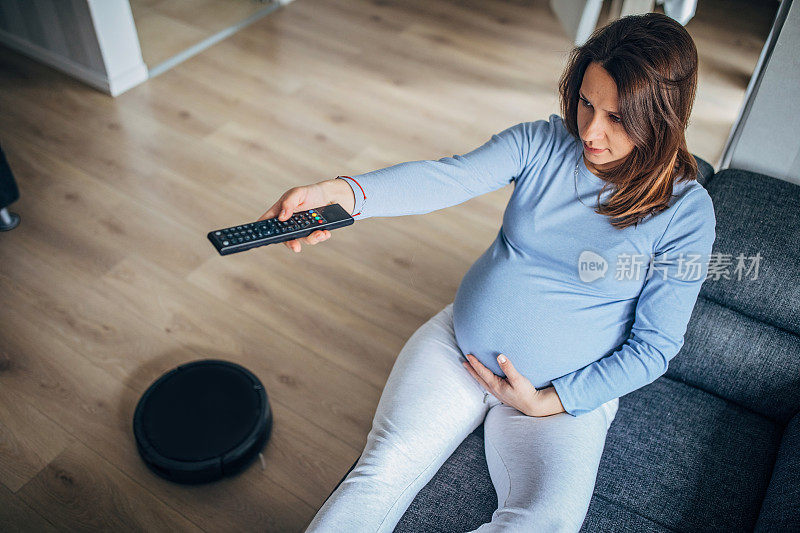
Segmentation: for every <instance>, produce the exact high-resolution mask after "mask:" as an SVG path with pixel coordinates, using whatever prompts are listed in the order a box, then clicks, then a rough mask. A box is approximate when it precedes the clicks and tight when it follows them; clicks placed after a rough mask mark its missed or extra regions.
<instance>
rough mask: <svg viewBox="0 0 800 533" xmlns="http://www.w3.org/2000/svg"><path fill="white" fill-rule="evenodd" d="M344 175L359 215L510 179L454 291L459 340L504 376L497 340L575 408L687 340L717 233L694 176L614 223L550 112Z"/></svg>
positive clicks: (441, 199)
mask: <svg viewBox="0 0 800 533" xmlns="http://www.w3.org/2000/svg"><path fill="white" fill-rule="evenodd" d="M576 165H577V168H578V171H577V174H576V173H575V167H576ZM342 179H345V181H347V182H348V183H349V184H350V185H351V187H352V188H353V192H354V194H355V198H356V204H355V209H354V210H353V213H351V214H354V218H355V219H356V220H361V219H365V218H369V217H381V216H384V217H386V216H400V215H413V214H423V213H429V212H431V211H435V210H437V209H442V208H445V207H449V206H452V205H456V204H460V203H462V202H464V201H466V200H468V199H470V198H473V197H475V196H478V195H481V194H484V193H487V192H490V191H494V190H497V189H499V188H501V187H503V186H505V185H508V184H510V183H513V184H514V191H513V193H512V195H511V197H510V199H509V202H508V205H507V206H506V209H505V213H504V214H503V223H502V226H501V227H500V230H499V231H498V233H497V237H496V238H495V240H494V242H492V244H491V245H490V246H489V248H488V249H487V250H486V251H485V252H484V253H483V254H482V255H481V256H480V257H479V258H478V259H477V260H476V261H475V263H474V264H473V265H472V266H471V267H470V268H469V270H468V271H467V273H466V274H465V275H464V278H463V279H462V280H461V283H460V285H459V287H458V290H457V292H456V295H455V299H454V302H453V321H454V329H455V335H456V341H457V343H458V346H459V348H460V349H461V351H462V352H463V353H471V354H473V355H474V356H475V357H477V358H478V359H479V360H480V361H481V363H483V364H484V365H485V366H486V367H488V368H489V369H491V370H492V371H493V372H494V373H495V374H497V375H499V376H502V377H505V374H504V372H503V371H502V370H501V369H500V366H499V365H498V363H497V360H496V358H497V356H498V355H499V354H501V353H503V354H505V355H506V356H507V357H508V358H509V359H510V360H511V362H512V364H513V365H514V367H515V368H516V369H517V370H518V371H519V372H520V373H521V374H522V375H523V376H525V377H527V378H528V379H529V380H530V381H531V383H532V384H533V385H534V387H536V388H537V389H541V388H544V387H547V386H549V385H551V384H552V386H553V387H555V389H556V392H557V393H558V396H559V398H560V400H561V403H562V404H563V406H564V409H565V410H566V412H567V413H569V414H571V415H572V416H579V415H581V414H584V413H587V412H589V411H591V410H592V409H594V408H596V407H598V406H600V405H601V404H603V403H605V402H606V401H608V400H612V399H614V398H617V397H620V396H622V395H624V394H627V393H629V392H631V391H633V390H636V389H638V388H639V387H642V386H644V385H647V384H648V383H651V382H653V381H654V380H655V379H656V378H658V377H659V376H661V375H662V374H664V373H665V372H666V370H667V365H668V363H669V360H670V359H671V358H672V357H674V356H675V355H676V354H677V353H678V351H679V350H680V348H681V346H683V340H684V334H685V332H686V326H687V323H688V321H689V317H690V316H691V313H692V310H693V308H694V305H695V302H696V300H697V296H698V293H699V291H700V286H701V285H702V283H703V282H704V280H705V278H706V275H707V272H708V262H709V259H710V254H711V247H712V244H713V242H714V239H715V237H716V234H715V227H716V218H715V215H714V208H713V205H712V202H711V198H710V197H709V195H708V192H707V191H706V190H705V188H704V187H703V186H702V185H701V184H699V183H698V182H696V181H689V182H682V183H676V184H675V186H674V189H673V196H672V198H671V200H670V207H669V208H668V209H666V210H664V211H662V212H660V213H658V214H657V215H655V216H648V217H647V218H645V219H643V220H642V221H640V222H639V224H638V225H637V226H630V227H627V228H625V229H621V230H620V229H617V228H615V227H613V226H612V225H611V223H610V220H611V219H610V218H609V217H608V216H607V215H599V214H597V213H595V212H594V209H593V208H594V206H596V204H597V193H598V192H599V191H600V189H601V188H602V186H603V184H604V183H605V182H604V181H603V180H602V179H601V178H599V177H597V176H595V175H594V174H592V172H591V171H589V169H588V168H587V167H586V164H585V162H584V160H583V157H582V143H581V142H580V141H579V140H577V139H576V138H574V137H573V136H572V135H571V134H570V133H569V132H568V131H567V129H566V128H565V126H564V123H563V120H562V119H561V117H560V116H559V115H556V114H553V115H550V117H549V120H538V121H535V122H523V123H520V124H517V125H515V126H511V127H509V128H508V129H506V130H504V131H502V132H500V133H498V134H495V135H492V136H491V139H490V140H488V141H487V142H486V143H485V144H483V145H482V146H480V147H478V148H476V149H475V150H473V151H471V152H469V153H466V154H463V155H454V156H453V157H443V158H441V159H439V160H437V161H433V160H423V161H410V162H406V163H399V164H397V165H393V166H390V167H387V168H383V169H379V170H375V171H372V172H366V173H364V174H358V175H354V176H352V179H347V178H342ZM356 182H357V183H356ZM610 195H611V191H610V190H609V191H606V192H605V193H604V194H603V196H601V201H603V200H606V199H608V197H609V196H610ZM584 204H585V205H584Z"/></svg>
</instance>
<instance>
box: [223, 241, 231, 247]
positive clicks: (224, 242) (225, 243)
mask: <svg viewBox="0 0 800 533" xmlns="http://www.w3.org/2000/svg"><path fill="white" fill-rule="evenodd" d="M222 244H224V245H225V246H228V245H229V244H230V242H228V241H222Z"/></svg>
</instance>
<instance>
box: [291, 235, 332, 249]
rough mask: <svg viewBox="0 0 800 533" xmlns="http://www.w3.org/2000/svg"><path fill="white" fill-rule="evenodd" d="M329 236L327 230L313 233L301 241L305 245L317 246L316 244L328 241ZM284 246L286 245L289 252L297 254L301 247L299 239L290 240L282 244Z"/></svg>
mask: <svg viewBox="0 0 800 533" xmlns="http://www.w3.org/2000/svg"><path fill="white" fill-rule="evenodd" d="M330 236H331V232H330V231H328V230H319V231H315V232H314V233H312V234H311V235H307V236H305V237H303V238H302V240H303V242H305V243H306V244H311V245H313V244H317V243H320V242H322V241H325V240H328V239H329V238H330ZM284 244H285V245H286V247H287V248H289V249H291V250H294V251H295V252H299V251H300V250H301V249H302V247H301V246H300V240H299V239H292V240H291V241H286V242H284Z"/></svg>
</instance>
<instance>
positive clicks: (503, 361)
mask: <svg viewBox="0 0 800 533" xmlns="http://www.w3.org/2000/svg"><path fill="white" fill-rule="evenodd" d="M497 360H498V361H500V362H501V363H505V362H506V356H505V355H503V354H500V357H498V358H497Z"/></svg>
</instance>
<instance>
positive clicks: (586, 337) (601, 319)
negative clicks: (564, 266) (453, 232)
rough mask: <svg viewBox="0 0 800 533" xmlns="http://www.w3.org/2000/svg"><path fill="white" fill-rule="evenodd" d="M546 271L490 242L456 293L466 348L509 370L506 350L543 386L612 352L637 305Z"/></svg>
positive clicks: (460, 337) (459, 337)
mask: <svg viewBox="0 0 800 533" xmlns="http://www.w3.org/2000/svg"><path fill="white" fill-rule="evenodd" d="M554 276H555V274H554V273H547V272H544V271H541V270H539V271H538V272H537V270H536V269H532V268H530V267H528V268H526V267H525V266H524V265H522V264H520V263H519V262H516V263H515V262H511V261H502V260H501V261H497V260H495V259H494V258H492V257H491V255H490V254H489V250H487V253H486V254H484V255H483V256H481V257H480V258H479V259H478V260H477V261H476V262H475V264H473V265H472V267H471V268H470V269H469V270H468V271H467V273H466V274H465V275H464V279H462V281H461V284H460V285H459V287H458V290H457V292H456V296H455V299H454V301H453V327H454V330H455V336H456V342H457V343H458V346H459V348H460V349H461V351H462V352H463V353H471V354H473V355H474V356H475V357H476V358H477V359H478V360H479V361H480V362H481V363H482V364H483V365H485V366H486V367H487V368H489V369H490V370H491V371H492V372H494V373H495V374H497V375H498V376H501V377H505V374H504V373H503V371H502V370H501V369H500V366H499V365H498V363H497V356H498V355H499V354H501V353H503V354H505V355H506V356H507V357H508V358H509V359H510V360H511V362H512V364H513V365H514V367H515V368H516V369H517V371H518V372H520V373H521V374H522V375H523V376H525V377H527V378H528V379H529V380H530V381H531V383H532V384H533V385H534V387H536V388H543V387H546V386H548V385H549V384H550V381H551V380H553V379H555V378H557V377H560V376H563V375H565V374H568V373H570V372H573V371H575V370H578V369H580V368H583V367H584V366H586V365H588V364H590V363H592V362H594V361H596V360H598V359H600V358H601V357H603V356H605V355H607V354H609V353H611V352H613V351H614V350H615V349H616V348H618V347H619V345H620V344H621V343H622V342H624V340H625V339H627V337H628V331H629V323H631V322H632V321H631V320H630V317H629V316H627V315H629V314H630V311H631V309H630V305H627V306H626V305H624V304H620V303H619V302H617V303H611V302H609V303H607V304H603V303H602V302H598V301H596V298H595V299H593V298H594V297H592V296H588V295H587V294H584V293H581V292H580V291H579V290H576V289H575V288H571V287H569V286H568V284H566V283H563V282H559V281H558V280H557V279H556V278H555V277H554Z"/></svg>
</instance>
